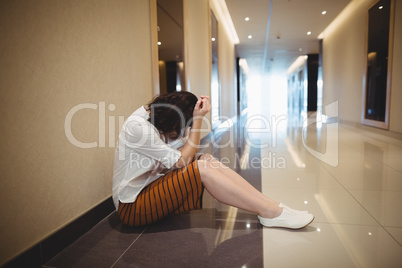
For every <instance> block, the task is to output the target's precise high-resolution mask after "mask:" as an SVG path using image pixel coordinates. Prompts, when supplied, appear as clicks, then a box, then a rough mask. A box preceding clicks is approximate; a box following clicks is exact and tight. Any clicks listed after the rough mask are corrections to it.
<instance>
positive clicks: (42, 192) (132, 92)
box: [0, 0, 153, 264]
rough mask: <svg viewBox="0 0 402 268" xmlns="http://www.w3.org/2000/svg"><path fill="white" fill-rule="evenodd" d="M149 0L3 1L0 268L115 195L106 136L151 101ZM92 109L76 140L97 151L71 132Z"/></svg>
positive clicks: (77, 129)
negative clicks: (68, 121)
mask: <svg viewBox="0 0 402 268" xmlns="http://www.w3.org/2000/svg"><path fill="white" fill-rule="evenodd" d="M150 1H153V0H136V1H127V0H118V1H117V0H116V1H109V0H97V1H91V0H69V1H54V0H25V1H13V0H3V1H0V36H1V39H0V58H1V60H0V68H1V72H0V88H1V98H0V125H1V126H2V130H1V140H0V151H1V156H0V166H1V173H2V175H1V180H0V191H1V192H0V202H1V207H0V214H1V221H0V230H1V231H0V232H1V235H0V264H2V263H4V262H6V261H7V260H9V259H10V258H12V257H14V256H16V255H17V254H19V253H20V252H22V251H24V250H26V249H28V248H29V247H30V246H32V245H34V244H36V243H37V242H39V241H41V240H42V239H43V238H45V237H47V236H48V235H50V234H52V233H53V232H55V231H57V230H58V229H60V228H61V227H63V226H64V225H66V224H68V223H69V222H71V221H72V220H74V219H75V218H77V217H79V216H80V215H82V214H83V213H85V212H86V211H88V210H89V209H91V208H93V207H94V206H95V205H97V204H98V203H100V202H102V201H104V200H105V199H107V198H109V197H110V196H111V186H112V185H111V183H112V168H113V154H114V148H113V147H114V145H113V144H114V141H113V139H112V141H111V143H112V144H111V148H109V137H111V138H113V136H114V135H115V137H117V133H118V125H117V122H118V118H119V116H120V117H125V118H126V117H127V116H128V115H130V113H131V112H132V111H134V109H136V108H137V107H138V106H139V105H141V104H143V103H146V102H147V101H148V100H150V99H151V97H152V85H153V82H152V81H153V77H152V65H151V47H152V46H151V29H150ZM85 103H89V104H92V105H94V109H84V110H80V111H78V112H77V113H76V114H75V115H74V117H73V118H72V134H73V135H74V137H75V138H76V139H77V140H79V141H81V142H85V143H89V142H97V144H98V146H97V147H95V148H91V149H83V148H79V147H76V146H74V145H73V144H72V143H71V142H70V141H69V140H68V139H67V137H66V132H65V127H64V124H65V119H66V116H67V114H68V113H69V111H70V110H71V109H72V108H73V107H75V106H76V105H79V104H85ZM103 104H104V105H105V106H104V107H105V108H104V109H105V110H104V111H102V105H103ZM109 105H114V106H115V109H113V107H112V106H109ZM109 108H110V109H109ZM102 118H105V124H104V126H105V130H103V129H102V127H101V131H99V120H100V121H102V120H103V119H102ZM113 118H114V120H115V121H116V124H115V125H114V126H113V125H112V124H111V123H112V121H113ZM109 125H111V126H113V127H114V129H113V127H112V131H111V133H112V134H111V135H110V136H109ZM101 126H102V124H101ZM99 136H100V139H99ZM103 140H105V144H104V145H102V141H103Z"/></svg>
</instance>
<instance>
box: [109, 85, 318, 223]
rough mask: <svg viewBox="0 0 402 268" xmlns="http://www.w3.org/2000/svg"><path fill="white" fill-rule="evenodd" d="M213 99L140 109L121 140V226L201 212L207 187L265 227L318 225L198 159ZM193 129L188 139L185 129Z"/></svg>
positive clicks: (167, 100) (185, 96)
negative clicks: (185, 137) (255, 215)
mask: <svg viewBox="0 0 402 268" xmlns="http://www.w3.org/2000/svg"><path fill="white" fill-rule="evenodd" d="M210 109H211V105H210V100H209V97H206V96H201V97H200V98H199V99H197V97H196V96H195V95H194V94H192V93H190V92H174V93H169V94H166V95H162V96H158V97H156V98H154V99H153V100H152V101H151V102H150V103H149V104H148V105H147V106H142V107H140V108H139V109H137V110H136V111H135V112H134V113H133V114H132V115H131V116H130V117H129V118H128V119H127V120H126V122H125V123H124V125H123V128H122V131H121V133H120V135H119V142H118V146H117V148H116V153H115V162H114V172H113V200H114V204H115V206H116V210H117V212H118V215H119V217H120V219H121V221H122V222H123V223H124V224H125V225H128V226H145V225H149V224H152V223H155V222H158V221H160V220H162V219H164V218H166V217H168V216H170V215H173V214H179V213H183V212H189V211H191V210H197V209H202V195H203V191H204V188H205V189H206V190H207V191H208V192H209V193H210V194H211V195H212V196H213V197H214V198H215V199H217V200H218V201H220V202H222V203H225V204H227V205H231V206H234V207H237V208H241V209H244V210H248V211H251V212H254V213H256V214H257V215H258V219H259V220H260V223H261V224H262V225H264V226H266V227H284V228H291V229H299V228H303V227H305V226H307V225H308V224H310V223H311V222H312V221H313V220H314V216H313V215H312V214H310V213H308V212H306V211H299V210H294V209H291V208H289V207H287V206H286V205H283V204H282V203H279V202H276V201H274V200H272V199H270V198H269V197H267V196H265V195H263V194H262V193H261V192H260V191H258V190H256V189H255V188H254V187H253V186H251V185H250V184H249V183H248V182H247V181H246V180H245V179H243V178H242V177H241V176H240V175H239V174H237V173H236V172H234V171H233V170H231V169H230V168H228V167H226V166H224V165H223V164H222V163H221V162H219V161H218V160H216V159H215V158H214V157H213V156H212V155H209V154H202V155H201V156H199V157H197V158H196V154H197V153H198V149H199V144H200V129H201V124H202V121H203V117H204V116H205V115H206V114H207V113H208V112H209V111H210ZM186 127H191V128H190V131H189V135H188V138H187V140H186V141H185V140H184V138H183V137H182V133H183V132H184V131H183V130H184V129H185V128H186Z"/></svg>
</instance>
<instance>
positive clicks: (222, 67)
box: [211, 5, 237, 117]
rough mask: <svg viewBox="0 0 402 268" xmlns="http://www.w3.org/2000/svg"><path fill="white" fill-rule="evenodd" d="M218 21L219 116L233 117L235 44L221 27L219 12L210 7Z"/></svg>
mask: <svg viewBox="0 0 402 268" xmlns="http://www.w3.org/2000/svg"><path fill="white" fill-rule="evenodd" d="M211 8H212V10H213V11H214V14H215V16H216V19H217V21H218V72H219V83H220V89H221V101H220V104H221V106H220V113H221V114H220V115H221V116H223V117H233V116H235V115H236V114H237V113H236V111H237V90H236V88H235V83H234V82H235V79H234V76H235V44H234V43H233V41H232V40H231V38H230V36H229V34H228V32H227V30H226V28H225V27H224V25H223V22H222V20H223V19H224V18H222V17H221V14H220V12H217V11H216V10H215V5H211Z"/></svg>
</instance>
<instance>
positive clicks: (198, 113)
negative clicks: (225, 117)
mask: <svg viewBox="0 0 402 268" xmlns="http://www.w3.org/2000/svg"><path fill="white" fill-rule="evenodd" d="M210 110H211V104H210V102H209V97H206V96H201V98H199V99H198V101H197V103H196V104H195V107H194V112H193V124H192V126H191V130H190V134H189V137H188V139H187V142H186V143H185V144H184V146H183V148H182V150H181V157H180V159H179V160H178V161H177V162H176V164H175V165H174V166H175V167H176V168H182V167H185V166H187V165H188V164H190V163H191V162H192V161H193V159H194V156H195V154H196V153H197V152H198V149H199V145H200V139H201V133H200V132H201V125H202V120H203V118H204V116H205V115H206V114H207V113H208V112H209V111H210Z"/></svg>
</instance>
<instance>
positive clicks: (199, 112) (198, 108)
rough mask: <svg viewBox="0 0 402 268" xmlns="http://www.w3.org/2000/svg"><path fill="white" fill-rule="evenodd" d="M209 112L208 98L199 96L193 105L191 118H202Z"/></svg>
mask: <svg viewBox="0 0 402 268" xmlns="http://www.w3.org/2000/svg"><path fill="white" fill-rule="evenodd" d="M209 111H211V103H210V101H209V97H208V96H203V95H201V97H200V98H199V99H198V101H197V103H196V104H195V107H194V112H193V117H204V116H205V115H206V114H207V113H208V112H209Z"/></svg>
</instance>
